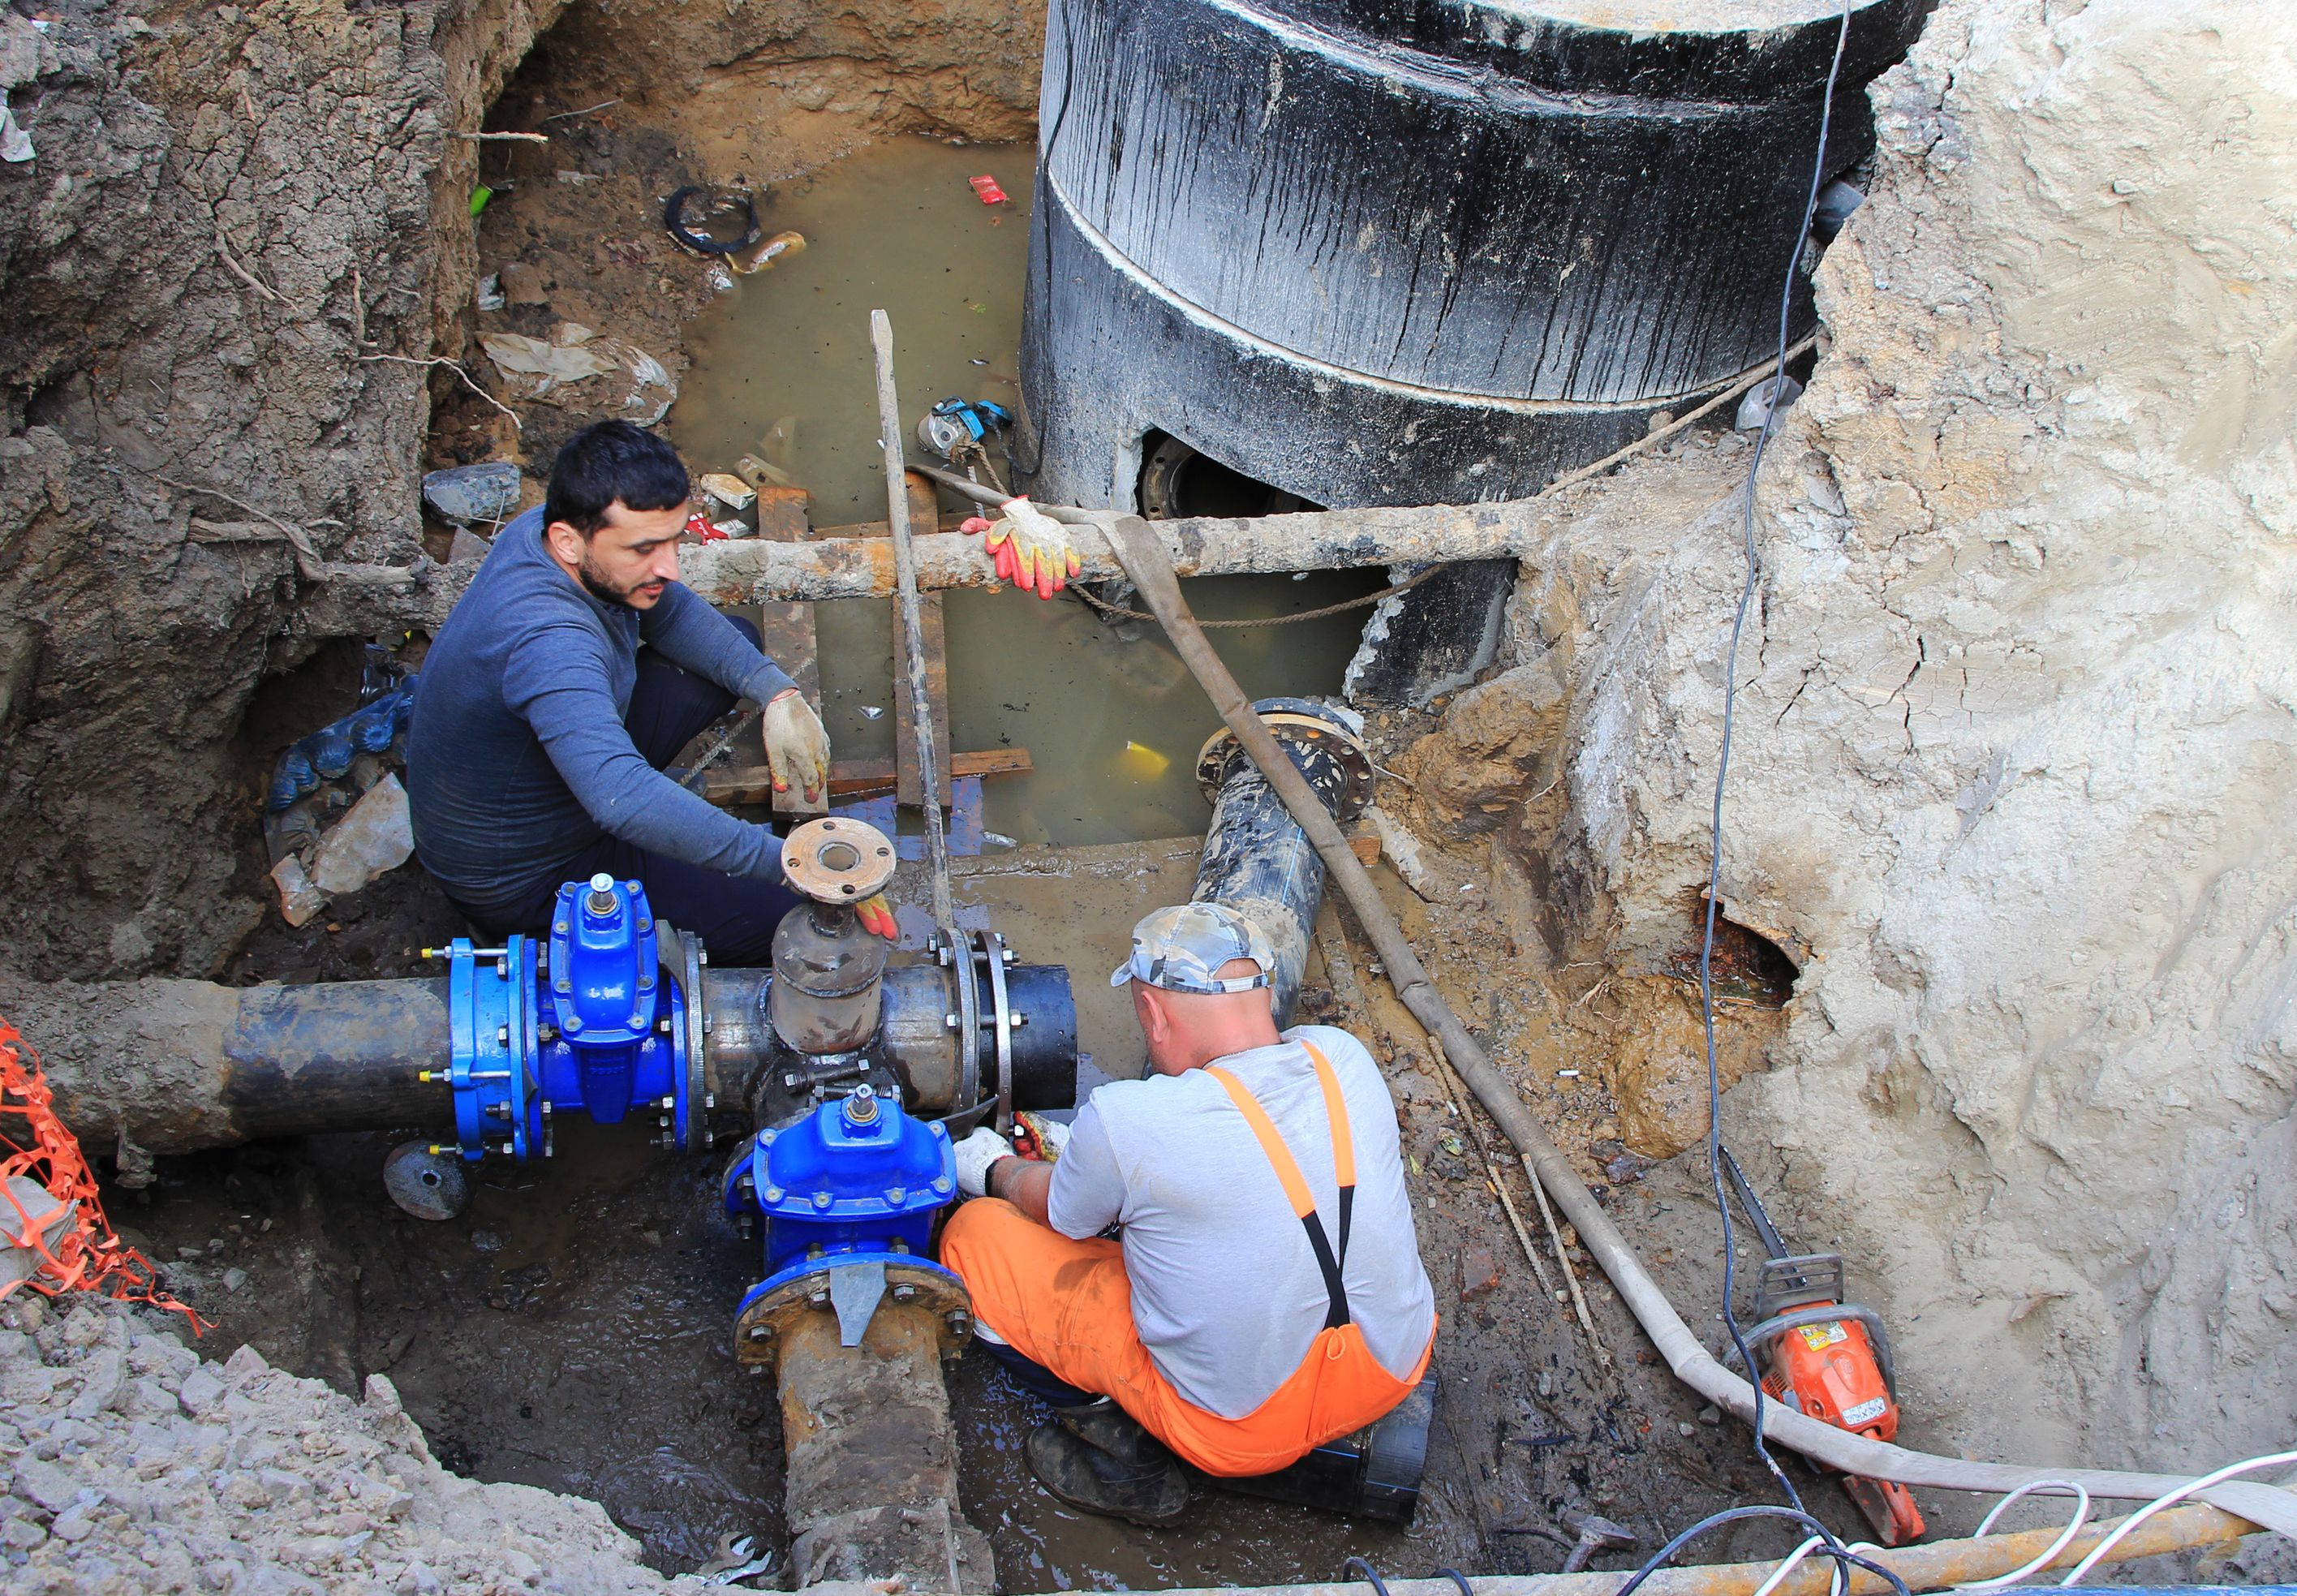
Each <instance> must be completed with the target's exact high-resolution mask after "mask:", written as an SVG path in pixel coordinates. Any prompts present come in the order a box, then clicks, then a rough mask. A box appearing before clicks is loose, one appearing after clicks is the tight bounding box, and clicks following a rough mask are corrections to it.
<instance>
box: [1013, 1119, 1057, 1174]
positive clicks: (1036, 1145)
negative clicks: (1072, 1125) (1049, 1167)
mask: <svg viewBox="0 0 2297 1596" xmlns="http://www.w3.org/2000/svg"><path fill="white" fill-rule="evenodd" d="M1068 1145H1069V1128H1068V1127H1067V1126H1066V1125H1065V1124H1063V1123H1061V1122H1060V1121H1058V1120H1057V1119H1047V1118H1046V1117H1045V1116H1044V1115H1041V1114H1032V1113H1030V1112H1029V1111H1028V1110H1026V1109H1023V1110H1022V1111H1021V1112H1019V1113H1017V1114H1016V1115H1014V1116H1013V1150H1014V1151H1015V1152H1016V1153H1018V1154H1019V1155H1020V1156H1022V1157H1024V1158H1034V1159H1036V1160H1038V1161H1039V1162H1040V1163H1043V1164H1058V1163H1059V1162H1060V1161H1061V1154H1062V1153H1064V1152H1065V1151H1066V1150H1067V1148H1068Z"/></svg>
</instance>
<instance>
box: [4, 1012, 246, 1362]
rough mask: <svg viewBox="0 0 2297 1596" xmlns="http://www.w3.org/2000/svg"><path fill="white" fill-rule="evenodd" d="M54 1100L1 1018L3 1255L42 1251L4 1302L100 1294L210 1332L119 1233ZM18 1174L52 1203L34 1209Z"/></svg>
mask: <svg viewBox="0 0 2297 1596" xmlns="http://www.w3.org/2000/svg"><path fill="white" fill-rule="evenodd" d="M54 1095H55V1094H54V1092H52V1091H51V1090H49V1089H48V1078H47V1075H46V1074H45V1072H44V1071H43V1070H42V1069H41V1068H40V1058H39V1055H38V1054H37V1053H35V1052H34V1051H33V1050H32V1045H31V1044H30V1043H29V1042H28V1041H25V1040H24V1039H23V1038H22V1037H21V1036H20V1035H18V1034H17V1033H16V1028H15V1027H14V1026H13V1025H12V1024H9V1023H8V1022H7V1021H6V1020H5V1019H0V1231H5V1232H6V1234H5V1235H4V1236H0V1249H4V1247H5V1246H6V1244H7V1243H9V1242H14V1243H15V1244H16V1245H17V1246H29V1247H32V1248H35V1249H37V1251H38V1253H39V1263H38V1264H37V1266H35V1267H34V1269H33V1271H32V1272H31V1273H30V1274H29V1275H28V1276H26V1277H25V1278H24V1279H17V1280H10V1281H8V1282H6V1283H5V1284H4V1285H0V1300H4V1299H5V1298H6V1297H7V1296H9V1294H10V1293H12V1292H13V1291H14V1290H15V1289H16V1288H17V1287H19V1286H29V1287H31V1288H32V1289H33V1290H35V1291H37V1292H39V1293H41V1294H42V1295H43V1296H62V1294H63V1293H65V1292H67V1291H95V1292H101V1293H102V1294H103V1296H109V1297H111V1298H114V1299H116V1300H118V1301H120V1302H130V1303H149V1304H152V1306H153V1307H155V1308H167V1309H170V1310H172V1311H174V1312H177V1313H181V1314H182V1315H183V1316H184V1317H185V1318H186V1319H188V1320H191V1321H192V1330H193V1334H195V1335H196V1334H198V1333H200V1332H202V1331H203V1330H205V1329H207V1324H206V1321H205V1320H202V1319H201V1318H200V1316H199V1315H198V1314H197V1313H195V1312H193V1311H192V1309H191V1308H189V1307H187V1306H186V1305H185V1304H182V1303H179V1302H177V1300H176V1299H175V1298H174V1297H172V1296H169V1295H168V1294H167V1293H166V1292H164V1291H162V1290H161V1289H160V1287H159V1279H158V1277H157V1275H156V1274H155V1273H154V1272H153V1271H152V1264H151V1262H150V1260H148V1259H146V1258H145V1257H144V1255H143V1254H141V1253H139V1252H137V1251H136V1249H135V1248H134V1247H132V1246H128V1244H127V1243H126V1242H124V1241H122V1240H120V1239H119V1237H118V1236H117V1235H115V1234H114V1233H113V1231H112V1229H111V1223H110V1222H108V1221H107V1220H106V1219H105V1218H104V1217H103V1197H102V1194H101V1192H100V1191H99V1190H98V1189H97V1187H96V1183H95V1172H94V1171H92V1170H91V1169H89V1168H88V1166H87V1160H86V1157H85V1156H82V1155H81V1153H80V1150H79V1140H78V1138H77V1137H75V1136H73V1134H72V1133H71V1131H70V1130H69V1129H68V1128H67V1127H66V1126H65V1124H64V1123H63V1121H62V1120H60V1119H58V1118H57V1117H56V1113H55V1110H54V1107H51V1106H50V1105H51V1103H52V1101H53V1099H54ZM20 1121H21V1125H20V1124H19V1123H18V1122H20ZM20 1138H21V1139H20ZM19 1176H21V1177H23V1178H24V1179H26V1180H29V1181H33V1182H35V1183H36V1184H37V1185H38V1186H39V1187H40V1188H41V1189H43V1190H45V1192H46V1193H47V1194H48V1196H49V1197H50V1198H51V1199H53V1201H52V1203H50V1204H49V1205H40V1204H39V1203H38V1202H37V1200H36V1201H35V1202H34V1204H33V1205H32V1207H31V1208H27V1207H26V1205H25V1204H24V1203H23V1202H21V1201H20V1200H19V1199H18V1197H17V1194H16V1192H15V1190H14V1187H13V1182H14V1181H15V1179H16V1178H17V1177H19ZM11 1211H13V1213H14V1221H13V1222H10V1217H9V1216H10V1213H11Z"/></svg>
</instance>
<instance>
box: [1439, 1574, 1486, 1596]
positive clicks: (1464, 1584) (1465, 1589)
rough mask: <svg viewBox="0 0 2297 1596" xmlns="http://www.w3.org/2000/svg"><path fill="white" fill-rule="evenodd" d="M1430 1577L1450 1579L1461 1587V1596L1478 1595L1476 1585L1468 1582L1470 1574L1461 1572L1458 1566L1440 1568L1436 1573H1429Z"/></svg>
mask: <svg viewBox="0 0 2297 1596" xmlns="http://www.w3.org/2000/svg"><path fill="white" fill-rule="evenodd" d="M1428 1578H1430V1579H1448V1580H1450V1581H1451V1582H1452V1583H1453V1584H1455V1585H1457V1586H1459V1587H1460V1596H1476V1587H1475V1586H1473V1585H1471V1584H1469V1583H1468V1576H1467V1575H1464V1574H1462V1573H1461V1572H1460V1571H1459V1570H1458V1569H1457V1568H1438V1569H1437V1570H1436V1572H1435V1573H1433V1574H1431V1575H1428Z"/></svg>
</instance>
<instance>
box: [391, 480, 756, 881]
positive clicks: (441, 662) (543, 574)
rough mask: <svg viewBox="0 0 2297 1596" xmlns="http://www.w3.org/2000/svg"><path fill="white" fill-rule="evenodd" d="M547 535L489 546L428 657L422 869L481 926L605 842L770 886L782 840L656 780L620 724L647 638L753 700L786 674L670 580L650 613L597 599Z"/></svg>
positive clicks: (530, 518)
mask: <svg viewBox="0 0 2297 1596" xmlns="http://www.w3.org/2000/svg"><path fill="white" fill-rule="evenodd" d="M542 527H543V513H542V511H541V509H540V508H539V507H537V508H535V509H531V510H529V511H527V512H526V513H525V514H523V515H520V516H518V517H516V518H515V519H514V520H513V521H512V522H510V523H509V524H508V525H506V526H505V527H504V528H503V529H502V531H500V532H499V533H498V534H497V536H496V538H495V541H494V547H493V548H492V549H491V550H490V552H489V553H488V555H487V557H486V559H485V561H484V562H483V563H482V564H481V565H480V567H479V572H478V574H477V576H475V577H473V579H472V580H471V585H470V587H469V588H468V589H467V590H466V591H465V593H464V595H463V596H462V598H461V599H460V600H458V601H457V604H456V605H455V608H454V612H453V613H451V614H449V616H448V617H447V624H446V625H445V626H444V627H442V628H440V632H439V637H438V639H437V641H435V642H434V643H433V644H432V646H431V652H430V654H429V655H428V657H426V658H425V659H424V662H423V671H422V677H421V679H420V680H419V682H418V683H417V684H416V697H415V719H414V724H413V726H412V727H411V728H409V730H408V742H407V794H408V802H409V807H410V809H411V810H412V819H413V821H414V827H415V848H416V855H417V856H418V857H419V858H420V859H421V860H422V861H423V865H424V868H426V869H428V870H429V871H430V872H431V873H432V875H433V876H436V877H438V879H439V881H440V884H442V885H443V886H445V887H446V889H447V891H448V892H449V893H450V894H451V895H452V896H453V897H454V898H455V899H456V901H458V902H460V903H461V904H463V905H464V906H465V908H467V909H473V910H476V911H478V912H479V913H481V914H487V913H490V912H499V911H508V910H515V909H519V908H521V907H523V905H525V904H528V903H530V902H531V901H533V899H534V898H535V897H536V895H537V894H538V893H541V892H547V891H549V890H551V889H555V888H556V886H557V885H558V884H560V882H562V881H563V880H564V878H565V877H564V869H565V865H566V861H567V860H570V859H572V857H573V856H574V855H575V854H577V853H579V852H580V851H582V850H584V849H585V848H588V847H589V846H590V845H591V844H592V843H596V842H597V840H598V838H599V835H601V834H602V833H609V834H612V835H613V836H615V837H618V838H620V839H622V841H624V842H627V843H633V844H635V845H636V846H638V847H640V848H644V849H646V850H647V851H649V852H654V853H660V854H663V855H666V856H668V857H670V858H671V859H677V860H684V861H685V862H687V863H688V864H693V865H701V866H705V867H707V868H712V869H717V870H723V871H725V872H726V873H727V874H728V875H729V876H747V877H752V878H754V879H757V880H762V881H778V880H780V879H781V843H780V840H779V839H778V838H777V837H776V836H775V835H773V833H772V832H770V831H769V830H768V829H767V828H766V827H762V826H753V825H752V824H750V823H749V822H747V821H745V820H738V819H735V818H734V817H733V816H731V815H729V814H727V813H725V812H724V811H722V810H718V809H716V808H713V807H712V805H711V804H709V803H708V802H704V800H703V799H702V798H700V797H698V796H696V794H693V793H690V792H688V791H687V789H686V788H684V787H681V786H679V785H678V784H677V783H676V782H674V781H672V780H671V779H670V778H669V777H665V776H663V774H662V773H661V772H660V771H658V770H656V769H654V767H653V766H651V765H649V764H648V763H647V762H646V759H645V757H644V756H643V755H641V754H640V753H638V749H637V748H636V747H635V746H634V745H632V744H631V742H630V733H629V732H628V731H627V730H626V729H624V728H623V725H622V716H623V714H624V712H626V711H628V709H629V708H630V689H631V687H632V686H633V685H634V684H635V683H636V681H637V679H638V645H639V644H640V643H642V642H643V643H645V644H646V645H647V646H649V647H652V648H655V649H658V650H659V651H661V653H662V654H663V657H664V658H666V659H668V660H669V661H671V662H672V663H673V664H677V665H680V666H683V667H684V668H685V669H687V670H690V671H693V672H694V673H695V674H696V675H697V676H702V677H706V678H707V679H710V680H711V681H713V682H716V683H717V684H718V685H719V686H720V687H724V688H725V689H726V690H727V691H728V692H729V693H735V694H738V695H741V696H742V697H745V698H747V699H750V700H752V701H753V702H755V703H765V702H766V701H767V700H769V699H770V698H772V697H773V695H775V694H777V693H778V692H780V691H782V690H783V689H784V688H786V687H789V686H791V685H792V684H791V681H790V679H789V678H788V677H787V676H786V675H785V674H783V672H782V670H781V669H780V667H778V666H777V665H776V664H775V663H774V662H772V661H771V660H770V659H768V658H767V657H766V656H765V655H764V654H761V653H759V652H758V650H757V648H756V647H755V646H753V645H752V643H751V642H750V640H749V639H748V638H745V637H744V636H743V635H742V634H741V633H740V632H739V631H737V629H735V627H734V625H733V623H732V622H730V621H728V620H727V619H726V618H725V617H724V616H722V615H720V614H719V613H718V612H717V611H715V610H713V609H712V608H711V607H710V605H708V604H707V603H706V602H705V601H704V600H703V599H702V598H701V597H699V596H696V594H695V592H694V591H693V590H692V589H691V588H687V587H686V586H685V585H683V584H682V583H679V582H672V583H671V584H670V585H669V586H668V587H666V588H663V595H662V597H661V598H660V599H659V600H657V601H656V602H655V605H654V607H653V608H652V609H649V610H646V611H638V610H633V609H630V608H628V607H627V606H625V605H611V604H605V603H602V602H600V601H599V600H598V599H597V598H594V597H592V596H590V594H589V591H588V590H587V589H585V588H583V587H582V586H581V585H580V583H578V582H576V581H575V580H573V579H572V577H570V576H568V575H567V574H566V572H564V570H562V569H560V567H559V566H558V565H557V564H556V562H554V561H553V560H552V559H551V557H550V555H549V553H548V551H547V549H545V548H544V547H543V542H542Z"/></svg>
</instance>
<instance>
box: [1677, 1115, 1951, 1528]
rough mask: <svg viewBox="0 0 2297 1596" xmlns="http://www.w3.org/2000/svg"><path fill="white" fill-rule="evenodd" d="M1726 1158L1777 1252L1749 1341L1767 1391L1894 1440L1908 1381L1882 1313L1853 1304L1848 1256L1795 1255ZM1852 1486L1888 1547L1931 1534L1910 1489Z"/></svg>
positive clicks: (1858, 1479) (1810, 1412)
mask: <svg viewBox="0 0 2297 1596" xmlns="http://www.w3.org/2000/svg"><path fill="white" fill-rule="evenodd" d="M1722 1153H1723V1170H1724V1172H1725V1174H1727V1175H1729V1176H1730V1177H1731V1184H1732V1185H1733V1187H1734V1188H1736V1189H1737V1190H1738V1193H1739V1201H1740V1203H1741V1205H1743V1206H1744V1207H1745V1209H1746V1210H1747V1218H1748V1219H1749V1220H1750V1222H1752V1223H1753V1224H1754V1227H1755V1234H1756V1235H1758V1236H1759V1237H1761V1238H1762V1241H1763V1249H1764V1250H1765V1251H1766V1252H1767V1253H1769V1254H1770V1260H1769V1262H1767V1263H1765V1264H1764V1265H1763V1273H1762V1278H1761V1279H1760V1281H1759V1283H1758V1296H1757V1299H1756V1301H1757V1312H1758V1313H1759V1314H1760V1315H1761V1322H1760V1323H1759V1324H1757V1325H1755V1326H1754V1327H1753V1328H1752V1329H1749V1330H1747V1331H1746V1332H1745V1333H1744V1337H1743V1338H1744V1340H1745V1341H1746V1343H1747V1350H1748V1352H1749V1353H1750V1354H1751V1355H1752V1356H1753V1357H1754V1359H1755V1361H1756V1362H1758V1364H1760V1365H1761V1378H1762V1382H1763V1393H1764V1394H1765V1395H1766V1396H1768V1397H1770V1398H1771V1399H1772V1400H1773V1401H1774V1402H1778V1403H1783V1404H1784V1405H1786V1406H1788V1407H1790V1408H1792V1409H1794V1410H1795V1411H1797V1412H1799V1413H1802V1414H1804V1415H1806V1416H1807V1417H1809V1418H1812V1419H1819V1420H1822V1421H1823V1422H1824V1423H1827V1424H1831V1425H1833V1426H1834V1427H1837V1428H1838V1429H1846V1430H1849V1431H1851V1432H1853V1433H1854V1434H1857V1435H1862V1436H1873V1438H1874V1439H1875V1440H1877V1441H1888V1440H1889V1439H1890V1437H1892V1436H1895V1435H1897V1434H1898V1379H1897V1378H1896V1375H1895V1371H1894V1370H1893V1369H1892V1366H1891V1362H1890V1337H1889V1335H1888V1334H1887V1333H1885V1332H1884V1330H1883V1329H1882V1319H1881V1315H1880V1314H1878V1313H1876V1312H1874V1310H1873V1309H1872V1308H1862V1307H1860V1306H1858V1305H1857V1304H1855V1303H1847V1302H1845V1301H1843V1293H1842V1258H1841V1255H1840V1254H1836V1253H1799V1254H1798V1253H1790V1252H1788V1251H1787V1245H1786V1242H1785V1241H1784V1240H1783V1239H1782V1238H1781V1237H1780V1235H1779V1232H1778V1227H1776V1226H1775V1225H1774V1224H1772V1223H1771V1216H1770V1215H1769V1214H1768V1213H1765V1212H1764V1211H1763V1205H1762V1203H1761V1201H1760V1200H1759V1199H1758V1197H1756V1196H1755V1189H1754V1188H1753V1187H1752V1186H1750V1185H1749V1184H1748V1182H1747V1177H1746V1174H1745V1172H1743V1171H1741V1169H1740V1167H1739V1161H1738V1160H1737V1159H1736V1158H1733V1156H1731V1151H1730V1149H1729V1148H1724V1149H1722ZM1842 1488H1843V1490H1844V1492H1845V1493H1848V1496H1849V1498H1850V1500H1851V1501H1853V1502H1855V1503H1857V1507H1858V1510H1859V1511H1860V1512H1861V1513H1864V1514H1865V1516H1866V1522H1867V1523H1869V1524H1871V1525H1873V1526H1874V1538H1875V1539H1876V1540H1877V1541H1879V1542H1881V1543H1882V1544H1883V1545H1885V1546H1904V1545H1906V1543H1908V1542H1910V1541H1914V1540H1919V1539H1920V1538H1921V1537H1922V1511H1921V1510H1920V1509H1918V1508H1916V1507H1915V1506H1914V1495H1913V1493H1911V1492H1909V1491H1908V1490H1907V1489H1906V1486H1904V1485H1899V1484H1898V1483H1897V1482H1895V1481H1892V1480H1879V1479H1868V1478H1866V1477H1865V1476H1863V1475H1857V1474H1846V1475H1844V1476H1843V1477H1842Z"/></svg>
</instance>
